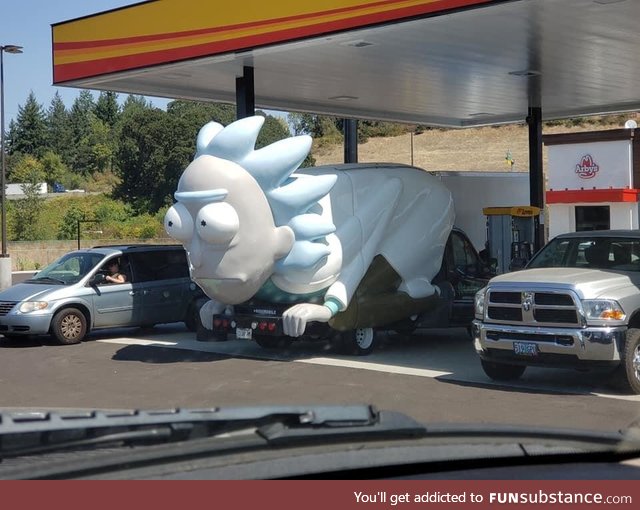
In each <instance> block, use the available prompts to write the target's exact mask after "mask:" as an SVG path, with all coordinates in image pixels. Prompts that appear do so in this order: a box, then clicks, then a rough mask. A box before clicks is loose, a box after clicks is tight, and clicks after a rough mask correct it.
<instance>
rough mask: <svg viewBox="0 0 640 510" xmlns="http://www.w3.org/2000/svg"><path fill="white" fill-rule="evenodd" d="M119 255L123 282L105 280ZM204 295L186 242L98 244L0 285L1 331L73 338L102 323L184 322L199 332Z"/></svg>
mask: <svg viewBox="0 0 640 510" xmlns="http://www.w3.org/2000/svg"><path fill="white" fill-rule="evenodd" d="M114 261H116V262H117V263H118V265H119V268H120V271H119V272H120V274H122V275H123V277H124V278H121V280H124V283H109V282H108V280H107V279H105V276H106V275H107V274H108V268H109V267H110V266H111V265H112V263H113V262H114ZM204 302H206V297H205V295H204V293H203V292H202V290H201V289H200V288H199V287H198V286H197V285H196V284H195V283H193V282H192V281H191V279H190V278H189V266H188V262H187V257H186V253H185V251H184V248H183V247H182V246H169V245H133V246H98V247H95V248H91V249H86V250H78V251H73V252H70V253H67V254H66V255H64V256H62V257H61V258H59V259H58V260H56V261H55V262H53V263H51V264H49V265H48V266H46V267H45V268H44V269H42V270H41V271H39V272H38V273H36V274H35V275H34V276H33V277H32V278H30V279H28V280H25V281H24V282H22V283H18V284H16V285H14V286H12V287H10V288H8V289H6V290H4V291H2V292H0V334H2V335H3V336H4V337H5V338H9V339H17V338H19V337H25V336H31V335H46V334H50V335H51V336H52V337H53V338H54V339H55V340H56V341H57V342H58V343H60V344H75V343H78V342H80V341H82V339H83V338H84V337H85V336H86V334H87V333H88V332H89V331H91V330H96V329H103V328H113V327H128V326H141V327H151V326H153V325H154V324H164V323H171V322H184V323H185V324H186V325H187V327H188V328H189V329H190V330H192V331H195V330H196V328H197V326H198V324H199V310H200V307H201V306H202V304H203V303H204Z"/></svg>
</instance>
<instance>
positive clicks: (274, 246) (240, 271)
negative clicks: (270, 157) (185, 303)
mask: <svg viewBox="0 0 640 510" xmlns="http://www.w3.org/2000/svg"><path fill="white" fill-rule="evenodd" d="M175 196H176V199H177V203H176V204H175V205H174V206H173V207H171V208H170V209H169V210H168V211H167V214H166V215H165V220H164V226H165V230H166V231H167V233H168V234H169V235H170V236H171V237H173V238H174V239H176V240H177V241H179V242H181V243H182V244H183V246H184V247H185V249H186V250H187V255H188V258H189V266H190V271H191V278H192V279H193V280H194V281H196V283H198V285H199V286H200V287H201V288H202V289H203V290H204V292H205V293H206V294H207V295H208V296H209V297H211V298H213V299H216V300H218V301H220V302H222V303H225V304H237V303H241V302H243V301H246V300H248V299H250V298H251V297H253V296H254V295H255V293H256V292H257V291H258V290H259V289H260V287H261V286H262V285H263V284H264V283H265V282H266V280H267V279H268V278H269V277H270V276H271V274H272V273H273V268H274V263H275V261H276V260H277V259H279V258H282V257H283V256H285V255H286V254H287V253H288V252H289V251H290V250H291V247H292V245H293V237H294V236H293V232H292V230H291V229H290V228H289V227H286V226H283V227H276V226H275V224H274V220H273V214H272V212H271V209H270V207H269V204H268V202H267V198H266V197H265V195H264V192H263V191H262V189H261V188H260V186H259V185H258V183H257V182H256V181H255V179H254V178H253V177H252V176H251V175H250V174H249V173H248V172H247V171H246V170H244V169H243V168H242V167H240V166H239V165H238V164H236V163H234V162H232V161H228V160H225V159H221V158H217V157H214V156H209V155H203V156H200V157H198V158H197V159H196V160H194V161H193V162H192V163H191V164H190V165H189V166H188V167H187V168H186V170H185V171H184V173H183V174H182V176H181V178H180V181H179V183H178V191H177V192H176V194H175Z"/></svg>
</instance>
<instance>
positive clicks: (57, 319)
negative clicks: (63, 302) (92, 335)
mask: <svg viewBox="0 0 640 510" xmlns="http://www.w3.org/2000/svg"><path fill="white" fill-rule="evenodd" d="M51 334H52V335H53V337H54V338H55V340H56V341H57V342H58V343H59V344H63V345H70V344H77V343H80V342H81V341H82V339H83V338H84V336H85V335H86V334H87V319H86V318H85V316H84V314H83V313H82V312H81V311H80V310H78V309H77V308H65V309H64V310H60V311H59V312H58V313H57V314H56V315H55V316H54V317H53V321H52V322H51Z"/></svg>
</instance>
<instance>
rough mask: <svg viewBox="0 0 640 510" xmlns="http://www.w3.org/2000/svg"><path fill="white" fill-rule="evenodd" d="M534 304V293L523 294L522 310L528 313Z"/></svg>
mask: <svg viewBox="0 0 640 510" xmlns="http://www.w3.org/2000/svg"><path fill="white" fill-rule="evenodd" d="M532 304H533V293H532V292H523V293H522V310H524V311H525V312H528V311H529V310H531V305H532Z"/></svg>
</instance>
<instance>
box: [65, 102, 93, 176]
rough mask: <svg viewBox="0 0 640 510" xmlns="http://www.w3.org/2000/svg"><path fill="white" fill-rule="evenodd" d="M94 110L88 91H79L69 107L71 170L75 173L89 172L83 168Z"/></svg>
mask: <svg viewBox="0 0 640 510" xmlns="http://www.w3.org/2000/svg"><path fill="white" fill-rule="evenodd" d="M94 108H95V104H94V102H93V96H92V95H91V92H90V91H88V90H82V91H80V94H78V97H76V99H75V101H74V102H73V105H72V106H71V113H70V114H69V125H70V128H71V137H72V150H73V157H72V168H73V170H74V171H76V172H82V173H87V172H88V171H89V169H87V168H86V167H85V166H84V165H85V164H86V160H87V158H86V154H85V152H86V150H87V148H86V145H87V143H88V138H89V136H90V134H91V125H92V122H93V119H94V118H95V114H94V113H93V110H94Z"/></svg>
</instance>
